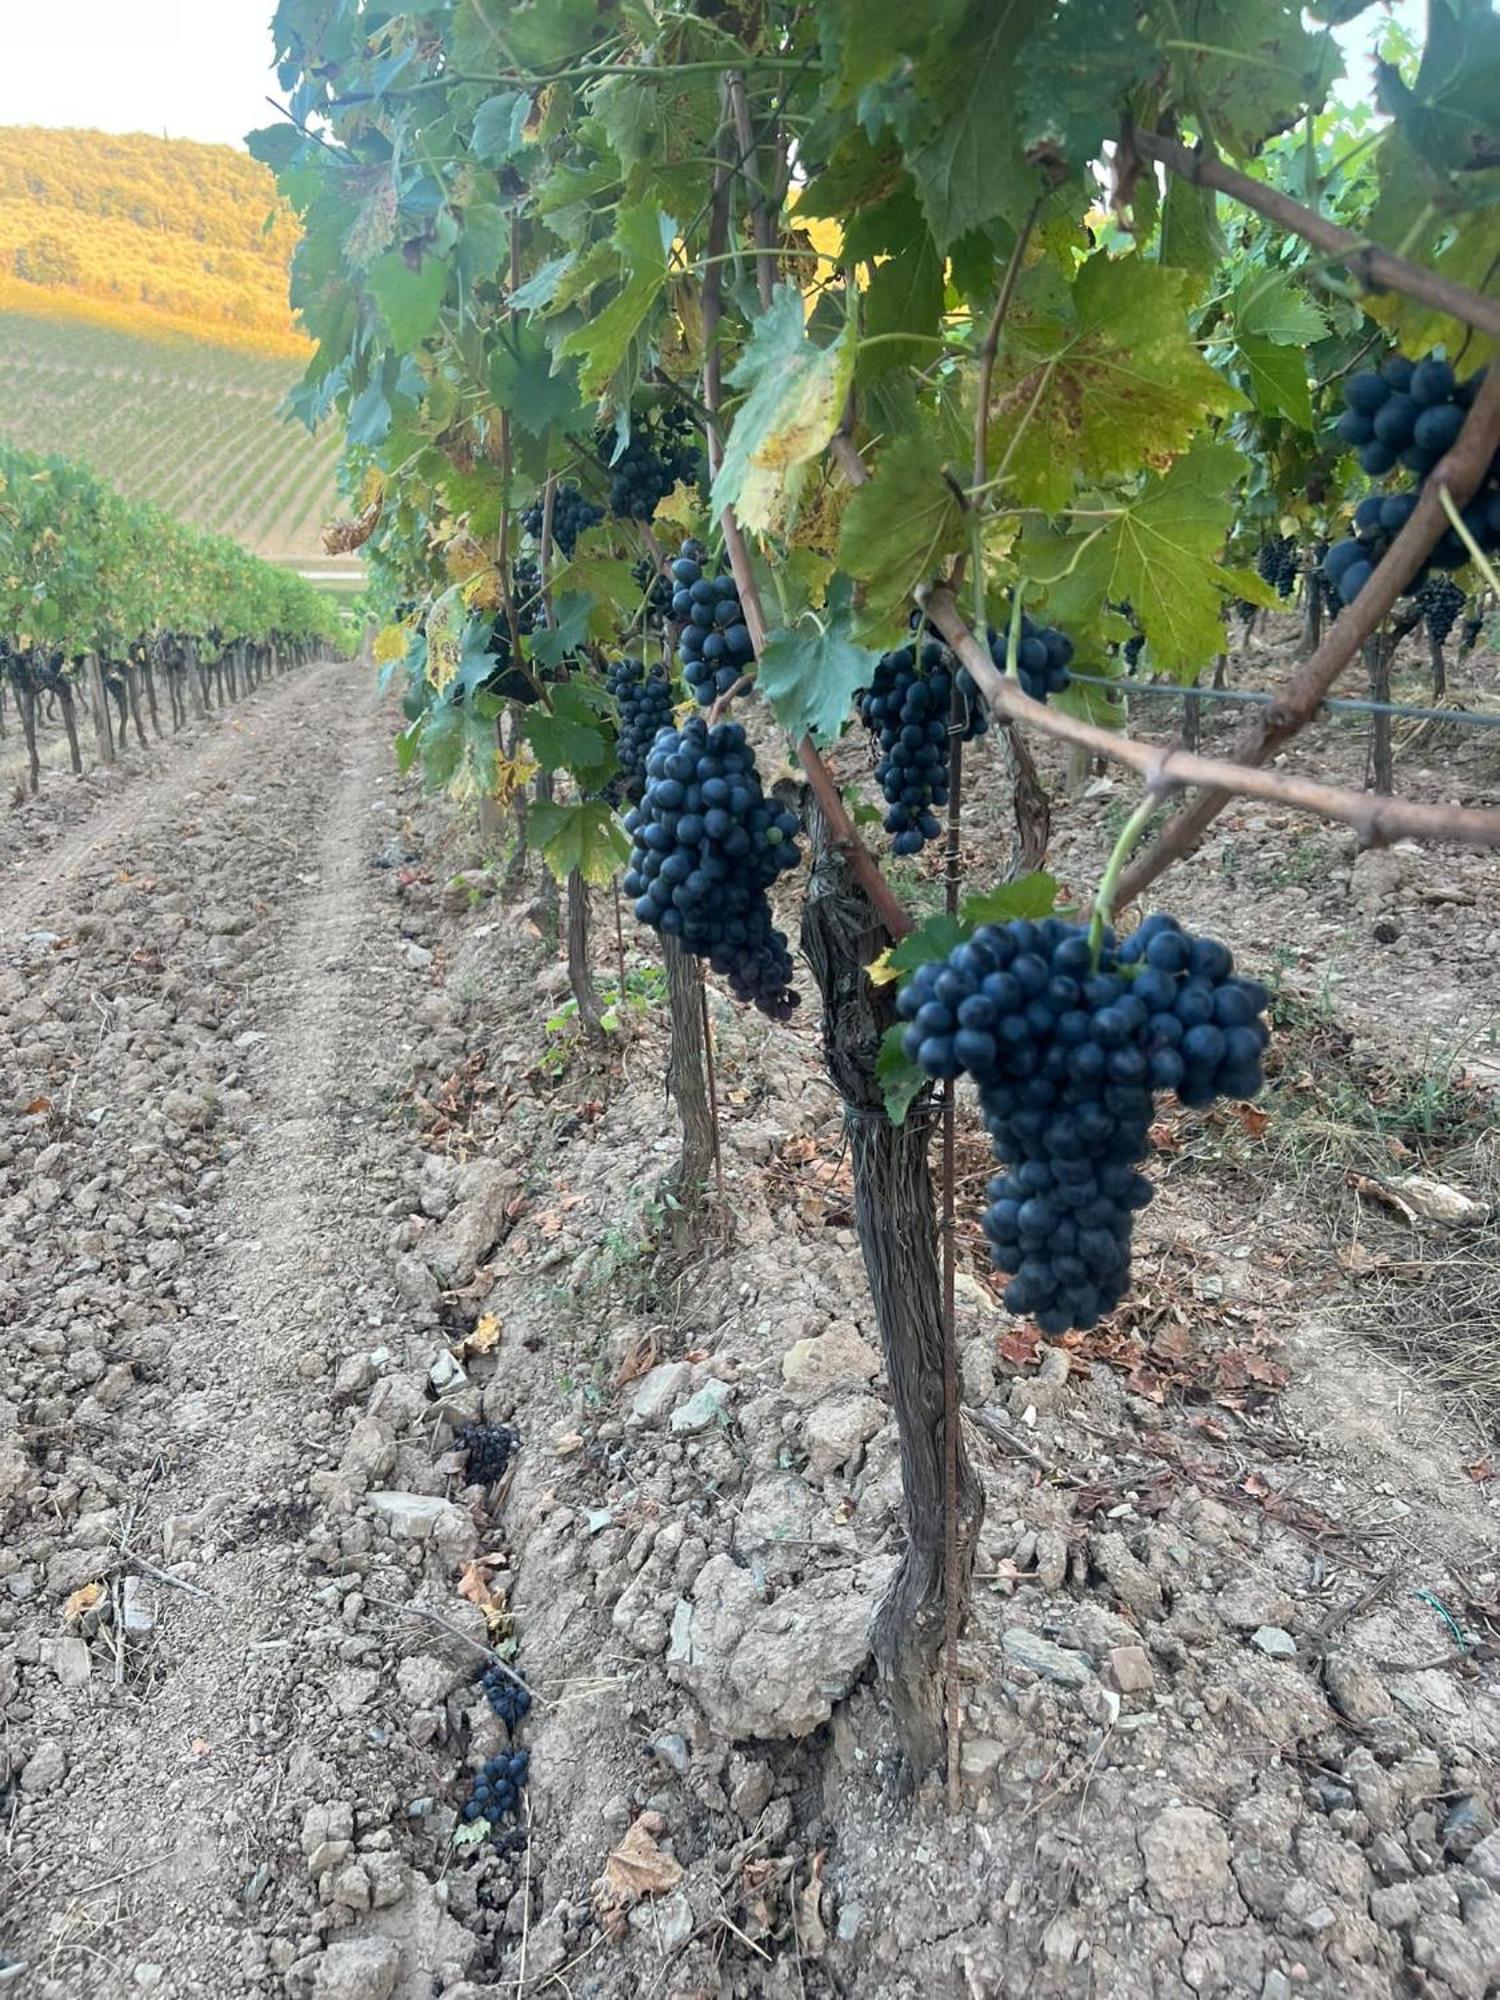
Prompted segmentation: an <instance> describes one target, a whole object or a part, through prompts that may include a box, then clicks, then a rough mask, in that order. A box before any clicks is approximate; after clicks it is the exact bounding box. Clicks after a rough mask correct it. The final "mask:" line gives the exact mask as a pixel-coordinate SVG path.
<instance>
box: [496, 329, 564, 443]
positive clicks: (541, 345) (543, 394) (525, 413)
mask: <svg viewBox="0 0 1500 2000" xmlns="http://www.w3.org/2000/svg"><path fill="white" fill-rule="evenodd" d="M489 377H490V394H491V395H492V396H493V397H494V399H495V402H496V404H497V405H498V407H499V408H500V409H502V410H509V411H510V413H511V415H512V416H513V417H514V418H515V420H516V422H517V423H518V424H519V425H520V426H521V428H522V430H524V431H529V432H530V434H531V436H532V437H537V438H539V437H541V435H542V434H543V432H544V431H546V430H547V429H548V428H549V427H550V426H552V425H556V426H557V428H558V429H559V430H567V429H569V428H577V427H579V426H581V425H582V423H583V422H584V412H583V409H582V405H581V402H580V398H579V391H578V369H577V367H576V365H575V364H574V363H573V362H571V361H565V362H563V363H561V364H560V366H559V367H558V370H557V373H556V374H554V373H553V372H552V350H551V348H549V347H548V345H547V343H546V340H545V339H544V338H543V336H542V333H541V330H540V328H538V327H536V326H533V325H530V324H528V323H527V322H526V321H524V320H522V321H518V322H517V324H516V325H515V326H514V327H513V328H507V329H505V330H504V331H503V332H501V333H500V334H499V335H498V337H497V339H496V343H495V346H494V348H493V350H492V351H491V354H490V367H489Z"/></svg>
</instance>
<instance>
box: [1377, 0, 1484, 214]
mask: <svg viewBox="0 0 1500 2000" xmlns="http://www.w3.org/2000/svg"><path fill="white" fill-rule="evenodd" d="M1375 90H1376V97H1377V99H1378V101H1379V104H1380V108H1381V110H1382V111H1386V112H1389V114H1390V115H1391V117H1392V118H1394V119H1395V121H1396V125H1397V128H1398V129H1399V131H1400V133H1401V136H1402V138H1403V139H1404V140H1405V142H1406V144H1407V146H1409V147H1410V149H1411V151H1412V152H1413V153H1415V154H1416V156H1417V157H1418V159H1420V160H1422V161H1424V162H1425V163H1426V164H1427V166H1429V167H1430V168H1432V169H1433V170H1434V171H1435V172H1437V173H1440V174H1444V175H1448V174H1472V173H1474V172H1475V171H1476V170H1483V169H1486V168H1492V167H1497V166H1500V14H1497V13H1496V12H1495V9H1494V7H1493V5H1491V4H1490V0H1442V4H1438V5H1434V6H1432V7H1430V8H1429V9H1428V10H1427V38H1426V42H1425V44H1424V46H1423V49H1422V61H1421V66H1420V67H1419V69H1418V71H1417V75H1416V80H1415V81H1414V82H1413V83H1412V84H1411V85H1410V86H1408V85H1407V84H1406V83H1405V82H1404V81H1403V79H1402V76H1401V72H1400V70H1398V69H1397V68H1396V66H1395V64H1394V63H1389V62H1381V63H1377V64H1376V66H1375ZM1481 198H1482V199H1487V200H1490V201H1492V200H1493V199H1494V192H1493V189H1490V190H1489V191H1488V193H1487V195H1486V194H1484V193H1482V192H1481Z"/></svg>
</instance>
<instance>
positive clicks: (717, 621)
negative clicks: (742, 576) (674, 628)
mask: <svg viewBox="0 0 1500 2000" xmlns="http://www.w3.org/2000/svg"><path fill="white" fill-rule="evenodd" d="M707 560H708V551H707V550H706V549H705V548H704V546H703V544H702V543H701V542H695V541H686V542H684V543H683V545H682V547H681V549H680V550H679V551H678V553H677V555H676V556H675V557H674V558H673V560H672V563H671V572H672V581H673V582H674V584H675V585H676V589H675V591H674V593H673V597H672V616H673V618H674V619H675V620H676V621H677V624H678V625H679V627H680V628H681V630H680V632H679V635H678V640H677V659H678V664H679V665H680V666H681V668H682V678H683V679H684V680H685V681H686V682H687V684H688V686H689V687H690V688H691V689H692V691H693V696H694V699H695V700H696V701H697V703H698V705H699V707H700V708H711V707H712V706H713V704H714V702H715V701H717V700H718V698H719V696H720V695H724V694H728V692H729V690H730V689H731V688H732V687H733V686H734V684H735V682H736V681H738V680H740V679H741V678H742V677H743V676H744V675H745V674H746V673H747V672H748V670H749V669H750V667H751V666H752V665H753V664H754V662H755V648H754V646H752V645H751V643H750V628H749V626H748V625H746V623H745V614H744V611H743V610H742V609H741V606H740V594H739V591H738V590H737V589H736V588H735V582H734V578H733V577H732V576H730V575H728V574H724V575H720V576H707V575H705V574H704V568H703V565H704V564H705V563H706V562H707Z"/></svg>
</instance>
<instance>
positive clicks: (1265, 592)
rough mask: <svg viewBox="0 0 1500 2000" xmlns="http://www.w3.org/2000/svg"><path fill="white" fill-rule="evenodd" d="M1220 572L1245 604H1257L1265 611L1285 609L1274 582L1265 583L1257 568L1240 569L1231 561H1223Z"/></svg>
mask: <svg viewBox="0 0 1500 2000" xmlns="http://www.w3.org/2000/svg"><path fill="white" fill-rule="evenodd" d="M1222 574H1223V577H1224V580H1225V583H1226V584H1227V585H1228V586H1229V588H1230V589H1231V591H1232V592H1233V594H1234V595H1235V596H1236V597H1240V598H1243V599H1244V601H1245V603H1246V604H1258V605H1260V606H1261V608H1262V609H1263V610H1266V611H1284V610H1285V609H1286V606H1285V605H1284V604H1283V603H1282V601H1281V594H1280V592H1279V591H1278V590H1277V588H1276V586H1275V584H1274V583H1267V582H1266V580H1265V578H1264V577H1263V576H1262V575H1261V573H1260V571H1259V570H1258V569H1240V568H1239V567H1237V566H1236V565H1235V564H1233V563H1225V565H1224V568H1223V572H1222Z"/></svg>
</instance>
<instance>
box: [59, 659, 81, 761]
mask: <svg viewBox="0 0 1500 2000" xmlns="http://www.w3.org/2000/svg"><path fill="white" fill-rule="evenodd" d="M57 700H58V706H59V707H60V708H61V709H62V719H63V728H64V729H66V730H67V732H68V762H69V764H70V765H71V766H72V770H73V775H74V777H75V778H81V777H82V776H83V750H82V748H81V747H80V745H79V741H78V704H77V703H76V702H75V701H74V699H73V683H72V682H71V681H70V680H69V679H68V677H67V675H66V674H60V675H59V676H58V682H57Z"/></svg>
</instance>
